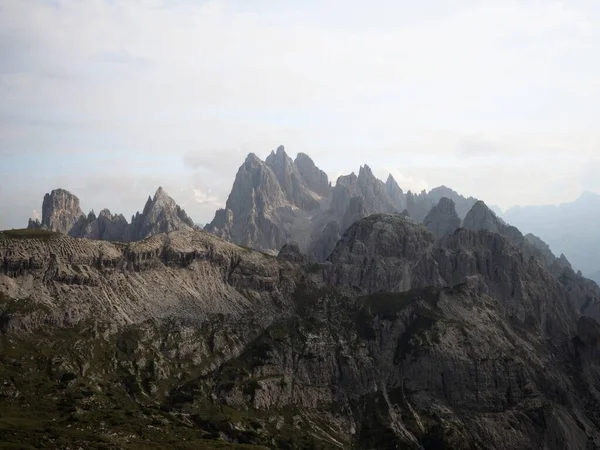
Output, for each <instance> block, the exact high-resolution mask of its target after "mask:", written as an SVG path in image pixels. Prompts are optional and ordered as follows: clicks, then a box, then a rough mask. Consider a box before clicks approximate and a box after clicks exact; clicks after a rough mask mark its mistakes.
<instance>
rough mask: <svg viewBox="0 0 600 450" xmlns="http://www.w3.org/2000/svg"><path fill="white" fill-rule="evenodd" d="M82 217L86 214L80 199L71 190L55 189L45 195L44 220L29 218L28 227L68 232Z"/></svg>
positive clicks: (43, 204) (43, 205)
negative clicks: (80, 204)
mask: <svg viewBox="0 0 600 450" xmlns="http://www.w3.org/2000/svg"><path fill="white" fill-rule="evenodd" d="M81 217H85V216H84V214H83V211H82V210H81V207H80V206H79V199H78V198H77V197H76V196H75V195H73V194H71V193H70V192H69V191H66V190H64V189H55V190H53V191H52V192H50V193H49V194H46V195H45V196H44V201H43V203H42V221H41V222H39V220H36V221H33V220H32V219H29V224H28V227H27V228H30V229H31V228H44V229H46V230H49V231H56V232H59V233H65V234H66V233H68V232H69V230H70V229H71V228H72V227H73V225H75V223H77V221H79V219H80V218H81Z"/></svg>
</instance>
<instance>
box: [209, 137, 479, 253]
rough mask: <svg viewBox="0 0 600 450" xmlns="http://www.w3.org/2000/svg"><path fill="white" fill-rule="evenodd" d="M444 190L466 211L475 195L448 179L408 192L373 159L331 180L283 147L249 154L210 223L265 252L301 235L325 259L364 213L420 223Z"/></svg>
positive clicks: (308, 250) (236, 240)
mask: <svg viewBox="0 0 600 450" xmlns="http://www.w3.org/2000/svg"><path fill="white" fill-rule="evenodd" d="M442 197H447V198H449V199H451V200H453V201H454V203H455V205H456V209H457V212H458V215H459V217H460V218H464V217H465V215H466V214H467V212H468V211H469V210H470V208H471V207H472V206H473V204H474V203H475V202H476V199H474V198H471V197H469V198H465V197H463V196H461V195H459V194H458V193H456V192H454V191H453V190H451V189H449V188H447V187H444V186H441V187H438V188H435V189H433V190H431V191H430V192H425V191H423V192H421V193H419V194H413V193H412V192H410V191H408V192H406V193H405V192H404V191H403V190H402V189H401V188H400V186H398V183H397V182H396V180H395V179H394V178H393V176H392V175H389V177H388V179H387V181H386V182H385V183H384V182H383V181H381V180H379V179H377V178H376V177H375V176H374V175H373V172H372V171H371V169H370V168H369V166H367V165H364V166H362V167H360V170H359V172H358V176H357V175H356V174H355V173H351V174H350V175H345V176H341V177H339V178H338V179H337V180H336V183H335V185H332V184H331V182H330V181H329V180H328V177H327V174H325V172H323V171H322V170H320V169H319V168H318V167H317V166H316V165H315V164H314V162H313V161H312V160H311V159H310V157H309V156H308V155H305V154H304V153H299V154H298V155H297V157H296V159H295V160H292V159H291V158H290V157H289V156H288V155H287V154H286V152H285V149H284V147H283V146H280V147H278V148H277V150H276V151H273V152H271V154H270V155H269V156H268V157H267V159H266V160H265V161H262V160H261V159H259V158H258V157H257V156H256V155H254V154H250V155H248V157H247V158H246V161H245V162H244V164H242V166H241V167H240V168H239V170H238V172H237V175H236V178H235V181H234V183H233V188H232V190H231V193H230V194H229V198H228V199H227V203H226V206H225V209H221V210H219V211H217V212H216V214H215V217H214V219H213V220H212V221H211V223H209V224H208V225H207V226H206V227H205V229H206V230H207V231H209V232H211V233H213V234H215V235H217V236H219V237H222V238H224V239H228V240H231V241H232V242H234V243H236V244H239V245H244V246H247V247H251V248H255V249H258V250H262V251H271V252H277V251H279V249H280V248H281V247H282V246H283V245H284V244H286V243H287V242H289V241H294V242H296V243H297V244H298V245H299V248H300V249H301V251H303V252H305V253H307V254H309V255H310V256H312V257H314V258H315V259H316V260H317V261H324V260H325V259H326V258H327V256H329V254H330V253H331V251H332V250H333V248H334V246H335V244H336V243H337V242H338V240H339V239H340V237H341V235H342V234H343V233H344V232H345V231H346V230H347V229H348V227H349V226H350V225H352V224H353V223H354V222H356V221H357V220H359V219H361V218H363V217H366V216H368V215H370V214H375V213H404V214H407V215H409V216H410V217H411V218H413V219H415V220H416V221H419V222H420V221H422V220H423V219H424V218H425V216H426V215H427V213H428V212H429V211H430V210H431V208H432V207H433V206H434V205H435V204H437V202H438V201H439V200H440V199H441V198H442Z"/></svg>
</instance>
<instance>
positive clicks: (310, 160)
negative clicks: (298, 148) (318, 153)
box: [294, 152, 315, 166]
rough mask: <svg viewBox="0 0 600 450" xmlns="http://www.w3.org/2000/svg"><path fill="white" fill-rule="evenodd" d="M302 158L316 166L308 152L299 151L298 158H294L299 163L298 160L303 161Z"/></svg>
mask: <svg viewBox="0 0 600 450" xmlns="http://www.w3.org/2000/svg"><path fill="white" fill-rule="evenodd" d="M302 160H304V161H306V162H307V163H309V164H311V165H313V166H315V162H314V161H313V159H312V158H311V157H310V156H308V155H307V154H306V153H303V152H299V153H298V154H297V155H296V159H295V160H294V162H296V163H297V162H299V161H302Z"/></svg>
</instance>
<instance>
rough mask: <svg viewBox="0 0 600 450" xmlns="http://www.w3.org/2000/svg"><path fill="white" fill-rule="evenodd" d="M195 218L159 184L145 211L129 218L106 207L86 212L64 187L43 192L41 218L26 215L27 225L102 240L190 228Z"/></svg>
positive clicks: (134, 238) (124, 239) (131, 238)
mask: <svg viewBox="0 0 600 450" xmlns="http://www.w3.org/2000/svg"><path fill="white" fill-rule="evenodd" d="M193 228H194V222H193V221H192V220H191V219H190V218H189V217H188V216H187V214H186V213H185V211H184V210H183V209H181V207H180V206H179V205H177V204H176V203H175V201H174V200H173V199H172V198H171V197H169V195H167V193H166V192H165V191H164V190H163V189H162V187H159V188H158V190H157V191H156V193H155V194H154V198H152V197H148V201H147V202H146V206H145V207H144V211H143V212H142V213H141V214H140V213H139V212H138V213H137V214H136V215H135V216H133V217H132V218H131V223H130V224H129V223H127V219H125V217H124V216H123V215H122V214H118V215H116V214H115V215H113V214H111V212H110V211H109V210H108V209H103V210H102V211H100V214H99V215H98V216H96V214H95V213H94V212H93V211H92V212H90V213H89V214H88V215H87V216H86V215H84V214H83V212H82V211H81V208H80V207H79V199H78V198H77V197H76V196H75V195H73V194H71V193H70V192H68V191H66V190H64V189H56V190H53V191H52V192H51V193H49V194H46V195H45V196H44V203H43V206H42V221H41V222H39V221H33V220H31V219H29V225H28V229H44V230H48V231H56V232H60V233H63V234H68V235H69V236H73V237H80V238H87V239H98V240H104V241H121V242H131V241H140V240H142V239H145V238H147V237H150V236H154V235H155V234H159V233H166V232H169V231H174V230H192V229H193Z"/></svg>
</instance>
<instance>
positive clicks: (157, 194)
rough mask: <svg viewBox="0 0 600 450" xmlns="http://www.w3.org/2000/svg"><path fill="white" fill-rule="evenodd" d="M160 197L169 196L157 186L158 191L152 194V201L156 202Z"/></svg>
mask: <svg viewBox="0 0 600 450" xmlns="http://www.w3.org/2000/svg"><path fill="white" fill-rule="evenodd" d="M161 197H167V198H168V197H169V194H167V193H166V192H165V190H164V189H163V188H162V186H159V187H158V189H157V190H156V192H155V193H154V201H156V200H157V199H159V198H161Z"/></svg>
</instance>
